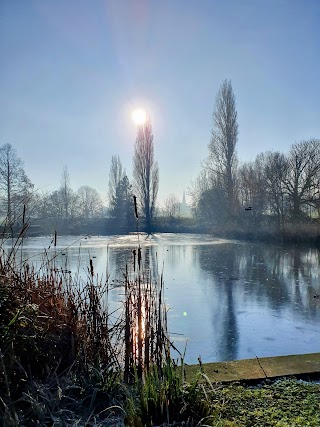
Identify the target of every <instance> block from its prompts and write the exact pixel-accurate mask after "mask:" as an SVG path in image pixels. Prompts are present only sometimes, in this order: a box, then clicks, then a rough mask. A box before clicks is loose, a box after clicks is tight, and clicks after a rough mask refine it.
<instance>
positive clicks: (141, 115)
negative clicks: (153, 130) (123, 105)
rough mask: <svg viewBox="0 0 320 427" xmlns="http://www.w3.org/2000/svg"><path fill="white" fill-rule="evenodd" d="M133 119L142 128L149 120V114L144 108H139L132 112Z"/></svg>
mask: <svg viewBox="0 0 320 427" xmlns="http://www.w3.org/2000/svg"><path fill="white" fill-rule="evenodd" d="M131 117H132V120H133V121H134V123H135V124H136V125H137V126H141V125H143V124H144V123H145V121H146V120H147V113H146V111H145V110H143V109H142V108H137V109H135V110H133V111H132V114H131Z"/></svg>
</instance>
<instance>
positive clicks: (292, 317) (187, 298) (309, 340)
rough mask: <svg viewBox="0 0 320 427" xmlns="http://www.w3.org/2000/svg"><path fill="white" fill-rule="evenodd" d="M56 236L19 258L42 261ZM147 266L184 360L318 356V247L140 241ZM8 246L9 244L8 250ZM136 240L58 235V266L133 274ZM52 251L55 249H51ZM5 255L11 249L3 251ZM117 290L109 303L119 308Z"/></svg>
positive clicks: (29, 243) (178, 237)
mask: <svg viewBox="0 0 320 427" xmlns="http://www.w3.org/2000/svg"><path fill="white" fill-rule="evenodd" d="M51 241H52V238H51V237H37V238H28V239H26V240H25V241H24V245H23V249H22V254H21V253H20V252H19V254H21V255H20V256H21V257H22V259H26V258H28V259H29V260H30V263H31V261H32V262H33V263H35V264H36V265H39V263H40V262H41V260H43V254H44V249H45V248H46V249H47V252H48V253H49V256H52V255H53V254H54V249H53V248H52V247H51V249H49V250H48V248H49V246H50V243H51ZM139 241H140V245H141V247H142V249H143V257H144V263H145V266H146V268H150V269H151V270H152V271H153V275H154V277H157V274H158V273H161V271H162V270H163V274H164V283H165V298H166V303H167V305H168V307H169V312H168V323H169V331H170V333H171V334H172V335H171V338H172V339H173V341H174V343H175V345H176V346H177V347H178V348H179V349H180V350H182V351H183V350H184V347H185V344H186V341H187V350H186V362H187V363H196V362H197V359H198V356H199V355H201V358H202V361H203V362H210V361H225V360H233V359H243V358H252V357H255V355H257V356H258V357H263V356H275V355H286V354H299V353H312V352H319V351H320V273H319V270H320V269H319V267H320V253H319V251H318V250H317V249H313V248H303V247H299V248H298V247H288V246H286V247H281V246H275V245H262V244H250V243H244V242H238V241H231V240H222V239H214V238H212V237H210V236H208V235H195V234H154V235H152V236H150V237H147V236H146V235H140V237H139ZM9 244H10V242H9V241H8V242H7V245H9ZM137 245H138V236H137V235H126V236H104V237H95V236H93V237H87V238H84V237H80V236H79V237H74V236H65V237H60V236H58V242H57V248H56V252H57V258H56V261H55V263H56V266H59V267H61V268H67V269H69V270H71V271H72V272H75V271H78V272H79V274H80V275H81V276H82V277H85V276H86V274H87V273H86V272H87V269H88V265H89V259H90V257H91V258H92V259H93V265H94V269H95V273H98V274H99V277H103V278H104V279H105V277H106V271H108V274H109V276H110V280H112V279H117V278H120V279H121V278H122V272H123V271H124V269H125V265H126V264H128V266H129V268H132V259H133V255H132V250H133V249H134V248H135V247H137ZM51 246H52V245H51ZM6 250H9V248H8V247H6ZM122 294H123V289H122V288H121V287H117V288H115V289H114V290H113V292H112V295H111V304H118V302H119V301H120V300H121V298H122Z"/></svg>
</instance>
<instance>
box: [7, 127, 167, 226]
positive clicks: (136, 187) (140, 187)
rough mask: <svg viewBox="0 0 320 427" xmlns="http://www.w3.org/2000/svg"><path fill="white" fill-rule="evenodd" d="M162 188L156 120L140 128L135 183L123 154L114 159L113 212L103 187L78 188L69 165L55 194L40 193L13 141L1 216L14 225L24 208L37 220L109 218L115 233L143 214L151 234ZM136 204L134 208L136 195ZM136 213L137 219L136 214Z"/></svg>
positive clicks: (110, 195) (110, 197) (110, 196)
mask: <svg viewBox="0 0 320 427" xmlns="http://www.w3.org/2000/svg"><path fill="white" fill-rule="evenodd" d="M158 186H159V168H158V164H157V162H156V161H155V159H154V144H153V133H152V125H151V121H150V119H147V120H146V122H145V123H143V124H142V125H140V126H138V129H137V137H136V142H135V149H134V156H133V184H131V183H130V181H129V178H128V176H127V174H126V171H125V169H124V168H123V166H122V163H121V160H120V158H119V156H117V155H114V156H112V158H111V167H110V172H109V187H108V202H109V211H108V214H107V215H106V213H105V212H104V209H103V201H102V197H101V195H100V194H99V193H98V191H97V190H96V189H94V188H92V187H90V186H87V185H85V186H82V187H80V188H79V189H78V190H77V191H74V190H73V189H72V187H71V183H70V175H69V172H68V168H67V167H66V166H65V167H64V168H63V172H62V176H61V181H60V186H59V188H58V189H57V190H54V191H51V192H44V191H37V190H36V189H35V187H34V185H33V184H32V182H31V180H30V179H29V178H28V176H27V174H26V172H25V170H24V167H23V162H22V160H21V159H20V157H18V155H17V152H16V150H15V149H14V148H13V147H12V145H11V144H4V145H3V146H1V147H0V201H1V205H0V216H3V217H5V218H6V220H7V221H8V222H9V224H14V223H15V222H18V221H19V220H21V217H22V212H24V215H25V214H27V215H28V216H29V217H34V218H52V219H54V220H64V221H69V220H73V219H75V218H78V219H79V218H80V219H93V218H96V219H97V218H102V217H105V216H108V217H109V223H110V225H111V227H113V229H114V230H115V231H119V230H120V231H123V232H128V231H133V230H135V228H136V220H137V219H139V217H140V218H141V222H142V226H143V227H144V229H145V230H146V231H147V232H151V230H152V221H153V218H154V215H155V206H156V199H157V193H158ZM133 196H135V198H136V206H134V197H133ZM135 211H136V218H135V217H134V212H135Z"/></svg>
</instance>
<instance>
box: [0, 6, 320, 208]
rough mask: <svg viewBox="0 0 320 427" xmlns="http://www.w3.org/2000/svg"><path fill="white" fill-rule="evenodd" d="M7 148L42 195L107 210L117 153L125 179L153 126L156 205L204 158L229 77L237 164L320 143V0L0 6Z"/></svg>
mask: <svg viewBox="0 0 320 427" xmlns="http://www.w3.org/2000/svg"><path fill="white" fill-rule="evenodd" d="M0 64H1V66H0V145H2V144H5V143H10V144H12V145H13V147H14V148H15V149H16V150H17V152H18V155H19V156H20V157H21V158H22V160H23V161H24V165H25V170H26V173H27V174H28V176H29V177H30V179H31V180H32V182H33V183H34V184H35V186H36V188H39V189H40V190H45V191H51V190H54V189H57V188H58V187H59V185H60V178H61V174H62V169H63V167H64V166H67V167H68V169H69V173H70V179H71V184H72V186H73V187H74V189H77V188H78V187H80V186H81V185H90V186H92V187H94V188H96V189H97V190H98V191H99V192H100V193H101V195H102V197H103V198H104V199H105V200H106V199H107V189H108V175H109V170H110V163H111V156H112V155H119V156H120V159H121V161H122V163H123V165H124V167H125V168H126V171H127V174H128V177H129V179H130V178H131V175H132V156H133V150H134V142H135V136H136V127H135V125H134V123H133V122H132V119H131V113H132V110H133V109H135V108H139V107H140V108H145V109H146V110H147V112H148V114H149V115H150V117H151V121H152V125H153V133H154V144H155V158H156V160H157V161H158V164H159V169H160V184H159V200H160V202H161V201H163V200H164V198H165V197H166V196H167V195H168V194H170V193H174V194H176V195H177V196H178V197H179V198H182V194H183V191H187V190H188V186H189V185H190V183H191V181H192V180H193V179H195V178H196V176H197V174H198V173H199V171H200V168H201V163H202V161H203V160H204V159H205V158H206V157H207V155H208V144H209V142H210V135H211V130H212V113H213V108H214V102H215V97H216V93H217V91H218V90H219V87H220V85H221V83H222V82H223V80H224V79H226V78H227V79H231V81H232V86H233V90H234V93H235V96H236V105H237V111H238V124H239V140H238V144H237V150H238V157H239V159H240V161H249V160H254V158H255V156H256V155H257V154H259V153H260V152H262V151H268V150H280V151H283V152H287V151H288V150H289V149H290V146H291V144H293V143H295V142H298V141H300V140H305V139H309V138H319V137H320V84H319V83H320V77H319V76H320V1H319V0H232V1H231V0H161V1H160V0H95V1H88V0H68V1H66V0H46V1H44V0H28V1H26V0H1V1H0Z"/></svg>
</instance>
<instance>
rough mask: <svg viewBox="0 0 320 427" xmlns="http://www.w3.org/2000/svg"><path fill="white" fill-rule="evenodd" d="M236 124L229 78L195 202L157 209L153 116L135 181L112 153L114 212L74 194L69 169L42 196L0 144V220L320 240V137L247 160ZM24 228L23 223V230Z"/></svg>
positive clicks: (105, 230)
mask: <svg viewBox="0 0 320 427" xmlns="http://www.w3.org/2000/svg"><path fill="white" fill-rule="evenodd" d="M237 142H238V122H237V110H236V100H235V95H234V92H233V89H232V85H231V81H229V80H225V81H224V82H223V83H222V85H221V87H220V89H219V92H218V94H217V97H216V102H215V108H214V112H213V126H212V137H211V141H210V144H209V146H208V156H207V158H206V159H205V160H204V162H203V164H202V167H201V170H200V172H199V175H198V177H197V178H196V179H195V180H194V182H192V184H191V185H190V187H189V196H190V198H191V206H189V205H187V203H186V199H185V195H184V196H183V200H182V202H180V201H179V199H178V197H177V196H175V195H174V194H170V195H168V196H167V198H166V199H165V201H164V204H163V206H162V207H161V208H159V206H158V205H157V203H156V201H157V193H158V186H159V168H158V164H157V162H156V161H155V159H154V144H153V133H152V126H151V121H150V119H148V120H146V122H145V123H143V124H142V125H140V126H139V127H138V129H137V137H136V142H135V147H134V155H133V170H132V181H130V180H129V177H128V175H127V173H126V171H125V169H124V168H123V166H122V163H121V161H120V158H119V156H116V155H114V156H112V157H111V167H110V172H109V180H107V179H106V193H108V201H107V206H104V203H103V201H102V198H101V196H100V195H99V193H98V192H97V190H95V189H94V188H92V187H89V186H82V187H80V188H79V189H78V190H77V191H74V190H73V189H72V187H71V184H70V177H69V173H68V169H67V167H65V168H64V169H63V173H62V177H61V181H60V186H59V187H58V189H57V190H54V191H52V192H47V193H45V192H42V193H39V192H37V191H35V189H34V185H33V184H32V183H31V181H30V179H29V178H28V177H27V175H26V173H25V171H24V168H23V162H22V160H21V159H20V158H19V157H18V156H17V154H16V152H15V150H14V149H13V147H12V146H11V145H10V144H5V145H3V146H2V147H0V202H1V204H0V215H2V218H6V224H7V226H8V225H10V227H11V229H19V226H21V225H23V224H24V223H25V221H26V218H28V220H29V222H30V225H31V227H30V230H29V233H30V234H37V233H43V234H47V233H52V232H54V231H55V230H57V231H58V232H60V233H63V234H88V233H94V234H118V233H128V232H133V231H137V229H139V230H140V231H146V232H148V233H150V232H152V231H161V232H206V233H211V234H213V235H216V236H218V235H219V236H225V237H234V238H247V239H254V240H276V241H292V242H300V241H317V239H318V240H319V237H318V236H319V235H320V231H319V227H320V226H319V221H320V220H319V217H320V140H319V139H309V140H306V141H302V142H299V143H294V144H293V145H292V146H291V148H290V150H289V152H288V153H281V152H279V151H274V152H265V153H261V154H259V155H258V156H257V157H256V159H255V160H254V161H251V162H239V160H238V155H237ZM134 198H135V201H136V202H135V203H134ZM19 224H20V225H19Z"/></svg>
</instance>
